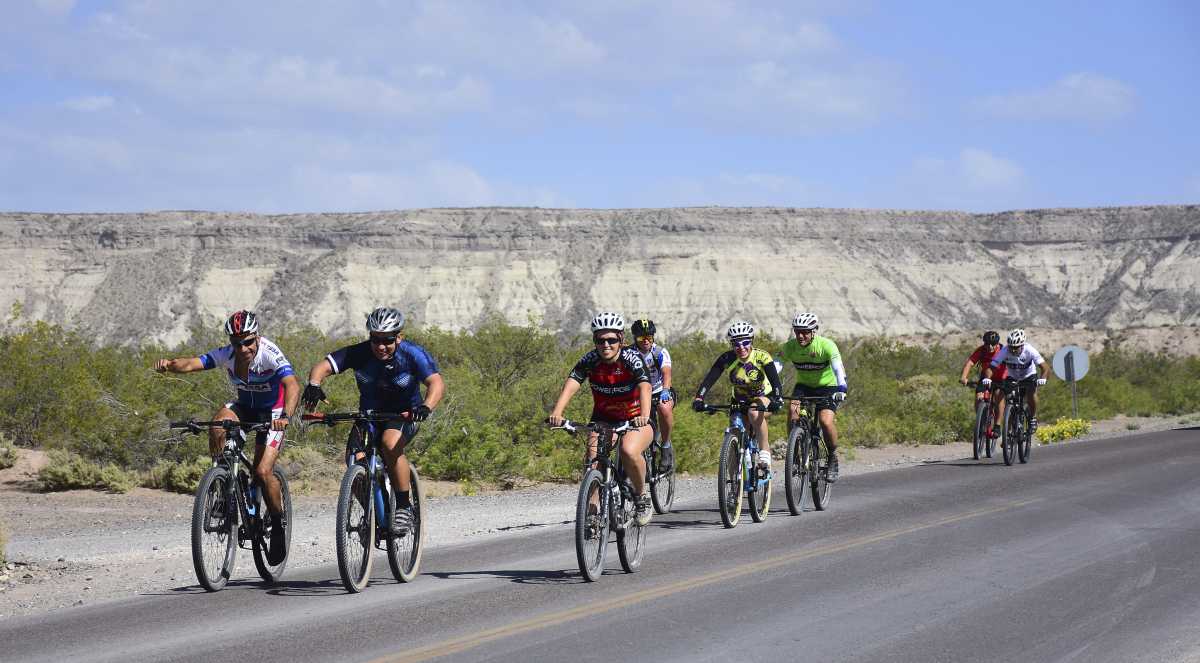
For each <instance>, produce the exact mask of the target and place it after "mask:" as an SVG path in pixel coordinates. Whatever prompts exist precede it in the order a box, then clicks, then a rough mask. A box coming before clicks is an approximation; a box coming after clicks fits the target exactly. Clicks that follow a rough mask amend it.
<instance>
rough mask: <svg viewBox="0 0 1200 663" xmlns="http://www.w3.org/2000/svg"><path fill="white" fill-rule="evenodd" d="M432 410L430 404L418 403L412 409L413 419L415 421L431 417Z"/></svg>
mask: <svg viewBox="0 0 1200 663" xmlns="http://www.w3.org/2000/svg"><path fill="white" fill-rule="evenodd" d="M430 412H432V410H430V409H429V406H428V405H426V404H424V403H421V404H420V405H418V406H416V407H414V408H413V409H412V420H413V421H425V420H426V419H428V418H429V413H430Z"/></svg>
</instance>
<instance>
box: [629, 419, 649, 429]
mask: <svg viewBox="0 0 1200 663" xmlns="http://www.w3.org/2000/svg"><path fill="white" fill-rule="evenodd" d="M648 423H650V417H647V416H637V417H634V418H633V421H631V422H630V424H631V425H632V426H633V427H634V428H641V427H642V426H645V425H646V424H648Z"/></svg>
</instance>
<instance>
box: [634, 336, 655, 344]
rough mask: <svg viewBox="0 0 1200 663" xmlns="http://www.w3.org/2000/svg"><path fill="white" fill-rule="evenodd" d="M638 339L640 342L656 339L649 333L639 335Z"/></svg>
mask: <svg viewBox="0 0 1200 663" xmlns="http://www.w3.org/2000/svg"><path fill="white" fill-rule="evenodd" d="M637 340H638V342H639V343H641V342H642V341H653V340H654V336H653V335H648V336H639V337H637Z"/></svg>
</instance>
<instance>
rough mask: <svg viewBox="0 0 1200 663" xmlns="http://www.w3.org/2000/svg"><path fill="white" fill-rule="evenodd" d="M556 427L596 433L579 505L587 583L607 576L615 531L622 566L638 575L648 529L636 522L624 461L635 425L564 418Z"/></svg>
mask: <svg viewBox="0 0 1200 663" xmlns="http://www.w3.org/2000/svg"><path fill="white" fill-rule="evenodd" d="M556 428H559V429H561V430H564V431H566V432H567V433H569V434H571V435H575V434H577V433H578V432H579V431H580V430H588V431H594V432H596V433H597V436H596V455H595V457H593V458H589V459H588V460H587V461H585V462H584V464H583V479H582V480H581V481H580V482H579V499H578V500H577V501H576V503H575V557H576V559H577V560H578V562H579V572H580V573H582V574H583V577H584V579H585V580H587V581H588V582H595V581H596V580H598V579H599V578H600V576H601V575H602V574H603V573H604V556H605V553H606V551H607V549H608V534H609V532H610V531H611V532H613V533H615V534H616V537H617V554H618V555H619V556H620V558H621V568H623V569H625V572H626V573H635V572H636V571H637V570H638V569H639V568H641V565H642V557H643V556H644V555H645V551H646V531H647V530H648V529H649V528H648V527H646V526H645V525H639V524H638V522H637V518H636V517H635V511H636V508H635V504H634V499H633V485H632V484H631V483H630V482H629V477H627V476H626V475H625V468H624V466H623V464H622V463H621V460H620V453H619V450H620V448H621V440H623V439H625V434H626V433H628V432H629V431H631V430H634V429H633V426H632V425H630V422H628V421H626V422H625V423H623V424H621V425H620V426H615V427H613V426H606V425H604V424H600V423H594V422H593V423H589V424H583V423H579V422H575V421H569V420H565V419H564V420H563V424H562V426H557V427H556Z"/></svg>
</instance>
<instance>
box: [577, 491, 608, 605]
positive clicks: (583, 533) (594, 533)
mask: <svg viewBox="0 0 1200 663" xmlns="http://www.w3.org/2000/svg"><path fill="white" fill-rule="evenodd" d="M605 497H606V495H605V494H604V477H603V475H601V474H600V471H599V470H595V469H590V470H588V471H587V472H585V473H584V474H583V481H581V482H580V483H579V499H578V501H577V502H576V503H575V558H576V559H577V560H578V561H579V572H580V573H582V574H583V578H584V580H587V581H588V582H596V581H597V580H599V579H600V576H601V575H602V574H603V573H604V553H605V550H606V549H607V548H608V516H607V513H606V512H607V511H608V510H607V509H606V508H605V504H604V499H605Z"/></svg>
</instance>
